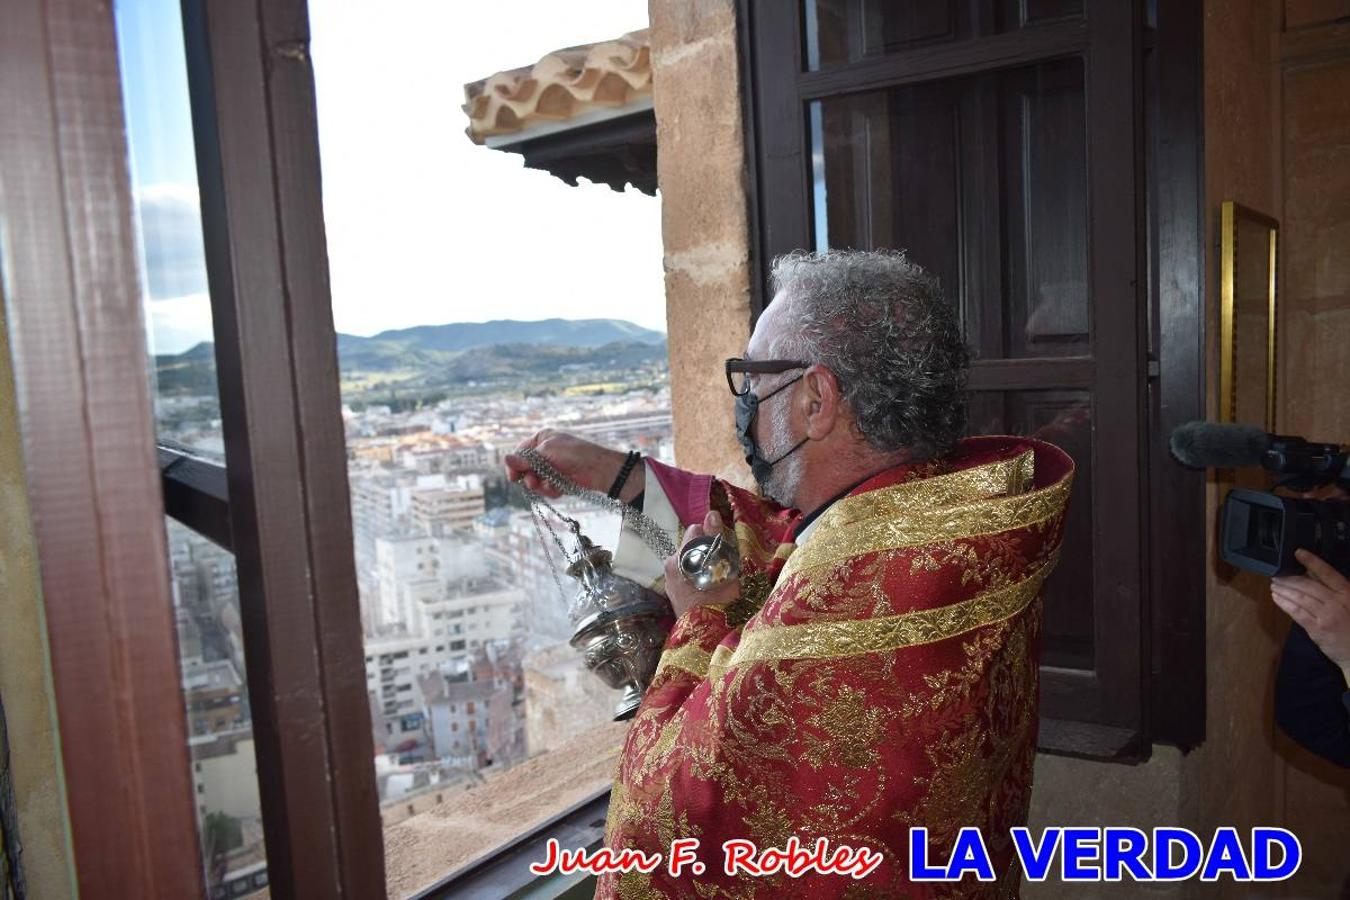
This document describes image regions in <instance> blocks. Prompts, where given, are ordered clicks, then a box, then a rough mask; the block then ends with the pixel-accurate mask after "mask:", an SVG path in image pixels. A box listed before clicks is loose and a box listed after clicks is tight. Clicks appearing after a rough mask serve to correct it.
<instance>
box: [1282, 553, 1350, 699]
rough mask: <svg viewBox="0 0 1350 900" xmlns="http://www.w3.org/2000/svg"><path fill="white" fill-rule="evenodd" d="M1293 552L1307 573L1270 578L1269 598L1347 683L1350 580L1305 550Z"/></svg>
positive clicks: (1349, 675)
mask: <svg viewBox="0 0 1350 900" xmlns="http://www.w3.org/2000/svg"><path fill="white" fill-rule="evenodd" d="M1294 556H1295V558H1296V559H1298V561H1299V562H1300V563H1302V564H1303V566H1304V568H1306V569H1307V570H1308V574H1307V575H1294V576H1287V577H1283V578H1272V579H1271V581H1270V595H1271V599H1273V600H1274V601H1275V605H1276V606H1278V607H1279V608H1280V609H1282V610H1284V611H1285V612H1286V613H1288V614H1289V617H1290V618H1292V619H1293V620H1294V621H1295V622H1297V623H1298V624H1300V625H1302V626H1303V628H1304V629H1305V630H1306V631H1307V632H1308V636H1309V637H1311V638H1312V639H1313V643H1315V644H1317V646H1318V647H1319V648H1320V649H1321V651H1322V652H1323V653H1325V654H1326V655H1327V658H1328V659H1330V660H1331V661H1332V662H1334V663H1335V664H1336V665H1338V666H1340V667H1341V671H1342V672H1343V673H1344V674H1345V680H1346V684H1347V685H1350V580H1347V579H1346V578H1345V576H1344V575H1342V574H1341V573H1340V572H1337V571H1336V570H1335V569H1333V568H1332V567H1331V566H1330V565H1329V564H1327V563H1326V562H1325V561H1324V560H1322V559H1321V558H1319V557H1318V556H1316V555H1315V554H1313V553H1310V552H1308V551H1307V550H1298V551H1296V552H1295V553H1294Z"/></svg>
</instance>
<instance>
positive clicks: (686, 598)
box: [666, 512, 741, 616]
mask: <svg viewBox="0 0 1350 900" xmlns="http://www.w3.org/2000/svg"><path fill="white" fill-rule="evenodd" d="M721 533H722V517H721V516H720V515H718V514H717V513H715V512H710V513H708V515H707V516H706V517H705V518H704V519H703V524H702V526H699V525H690V526H689V527H688V528H687V529H686V530H685V532H684V543H685V544H687V543H689V542H690V541H692V540H693V539H694V538H696V537H702V536H703V535H705V534H708V535H713V534H721ZM681 546H683V545H681ZM740 595H741V583H740V582H739V581H737V580H735V579H733V580H731V581H729V582H727V583H726V584H724V585H722V586H721V587H718V588H714V589H713V590H711V591H700V590H698V589H696V588H695V587H694V586H693V585H692V584H690V583H689V582H687V581H685V580H684V575H682V574H680V551H679V550H676V551H675V555H674V556H667V557H666V596H667V597H669V598H670V605H671V606H672V607H674V609H675V615H676V616H682V615H684V614H685V612H686V611H687V610H690V609H693V608H694V607H695V606H701V605H704V604H709V603H713V604H721V603H731V602H732V601H733V600H735V599H736V598H738V597H740Z"/></svg>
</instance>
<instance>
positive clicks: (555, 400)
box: [156, 320, 672, 897]
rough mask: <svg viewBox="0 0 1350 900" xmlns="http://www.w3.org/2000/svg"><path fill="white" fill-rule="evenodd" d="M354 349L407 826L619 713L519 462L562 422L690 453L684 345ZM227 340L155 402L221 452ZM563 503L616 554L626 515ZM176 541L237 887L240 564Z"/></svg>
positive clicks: (355, 502) (249, 827)
mask: <svg viewBox="0 0 1350 900" xmlns="http://www.w3.org/2000/svg"><path fill="white" fill-rule="evenodd" d="M526 338H528V339H530V341H531V342H529V343H527V342H525V340H524V339H526ZM489 341H501V342H497V343H484V342H489ZM450 346H453V347H455V348H456V349H444V348H446V347H450ZM339 347H340V348H341V351H340V355H341V358H342V361H343V375H344V397H343V400H344V407H343V416H344V420H345V423H346V437H347V456H348V470H349V482H350V484H349V487H350V493H351V503H352V525H353V535H354V541H355V547H354V551H355V559H356V567H357V576H358V584H359V592H360V603H361V617H362V625H363V629H364V636H365V667H366V672H365V675H366V687H367V691H368V696H369V700H370V712H371V722H372V728H373V737H374V744H375V753H376V756H375V759H374V760H372V765H374V766H375V767H376V771H377V781H378V786H379V792H380V801H381V806H382V811H383V816H384V820H385V823H386V825H392V824H396V823H398V822H400V821H402V820H404V819H406V818H408V817H409V816H410V815H413V814H415V813H417V812H421V811H423V810H424V809H427V808H429V807H430V806H433V805H435V804H437V803H440V802H444V799H445V797H446V796H447V793H448V792H452V791H465V790H472V789H475V788H477V787H479V786H481V785H483V784H486V783H490V781H491V779H492V778H493V777H494V776H496V775H497V774H498V773H501V772H504V771H506V770H508V769H510V768H512V767H514V766H516V765H517V764H519V763H521V762H523V761H525V760H527V759H530V758H532V757H538V756H540V755H541V754H545V753H548V752H549V751H552V750H556V749H558V748H559V747H562V746H563V745H565V744H566V743H567V742H568V741H569V740H570V739H572V738H575V737H576V736H578V735H581V734H584V733H585V732H587V731H588V730H591V729H594V728H596V727H598V726H601V725H603V724H604V723H607V722H609V721H610V720H611V712H612V707H613V704H614V702H615V700H616V699H617V697H616V695H615V694H614V692H612V691H611V690H610V689H609V688H607V687H605V686H604V685H603V684H602V683H601V682H600V681H599V679H597V678H596V677H595V676H593V675H591V674H590V673H588V672H587V671H586V670H585V669H584V668H583V667H582V666H581V661H580V656H579V654H578V652H577V651H576V650H574V649H572V648H571V647H569V646H568V644H567V641H568V638H569V637H570V636H571V628H570V626H569V623H568V621H567V616H566V604H565V602H564V599H563V597H562V596H561V595H560V593H559V588H558V584H557V582H556V581H555V578H554V572H553V571H551V570H550V565H549V561H548V559H547V558H546V557H545V555H544V549H543V547H542V546H541V543H540V540H539V535H538V533H537V532H536V530H535V528H534V525H533V522H532V520H531V515H530V512H529V510H528V505H527V503H526V502H525V499H524V496H523V495H522V494H521V493H520V491H519V489H518V488H517V487H516V486H514V485H511V484H509V483H508V482H507V481H506V479H505V477H504V473H503V469H502V465H501V460H502V457H503V455H504V454H505V453H507V452H508V451H510V450H511V449H512V448H514V447H515V446H516V445H517V444H518V443H519V442H520V441H521V440H523V439H525V438H526V437H528V436H530V435H532V434H533V433H535V432H536V431H537V430H539V429H540V428H542V427H545V426H549V427H559V428H566V429H568V430H570V431H573V432H576V433H579V434H583V435H586V436H588V437H590V438H591V439H593V440H596V441H599V442H601V443H605V444H607V445H610V446H614V447H619V448H623V449H636V450H640V451H642V452H643V453H646V454H650V455H653V456H656V457H658V458H663V459H666V460H670V459H671V458H672V446H671V417H670V397H669V389H668V382H667V370H666V361H665V341H664V335H662V334H661V333H659V332H653V331H647V330H645V329H641V328H639V327H637V326H635V325H632V324H631V323H627V322H622V321H616V320H589V321H585V322H571V321H563V320H553V321H541V322H533V323H525V322H498V323H487V324H486V325H472V326H471V325H447V326H441V327H439V328H422V329H413V330H411V331H406V332H394V333H390V334H388V335H382V336H376V338H373V339H359V338H352V337H348V336H343V337H341V338H340V339H339ZM399 347H402V348H403V351H402V352H396V351H397V350H398V348H399ZM438 348H439V349H438ZM210 350H211V348H210V346H209V345H201V346H198V347H194V348H191V349H189V350H188V351H186V352H184V353H182V354H177V355H168V356H160V357H158V358H157V359H156V376H157V412H158V414H159V422H160V428H161V430H160V437H161V439H162V440H167V441H172V442H174V443H176V444H179V445H181V446H185V447H188V448H190V449H191V451H192V452H194V453H197V454H199V455H201V456H203V457H207V458H214V459H221V458H222V455H223V450H224V444H223V438H222V435H221V431H220V419H219V412H218V409H217V403H216V397H215V393H214V390H213V385H214V364H213V362H212V357H211V354H210V352H209V351H210ZM564 359H566V360H569V361H567V362H560V360H564ZM395 367H396V368H395ZM558 505H559V507H560V509H562V510H563V511H565V512H566V513H567V514H568V515H570V516H572V517H574V518H576V519H577V520H578V521H580V522H581V523H582V527H583V529H584V531H585V532H586V533H587V534H588V535H589V536H590V537H592V538H593V539H594V540H596V541H597V542H599V543H601V544H602V545H608V546H613V542H614V540H615V539H616V538H617V534H618V521H617V519H616V518H614V517H613V516H612V515H611V514H608V513H605V512H602V511H597V510H594V509H590V508H587V507H585V506H582V505H580V504H579V503H578V502H577V501H575V500H563V501H561V502H560V503H559V504H558ZM169 536H170V549H171V558H172V566H173V577H174V588H175V598H176V601H177V609H178V629H179V646H180V648H181V651H180V652H181V663H182V671H183V690H184V695H185V702H186V705H187V709H188V716H189V731H190V734H191V736H192V737H191V753H192V758H193V770H194V778H195V780H196V783H197V797H198V815H199V819H200V821H201V823H202V833H203V844H204V847H203V854H204V858H205V860H206V864H207V867H208V878H209V880H210V881H211V882H212V885H213V886H214V887H215V888H218V889H219V890H218V892H217V894H218V896H222V897H224V896H236V895H235V894H232V893H230V890H231V889H232V888H234V886H236V885H242V884H246V883H249V882H250V881H251V882H252V883H253V886H261V885H262V884H265V883H266V881H265V879H266V874H265V860H264V846H263V836H262V828H261V816H260V810H259V797H258V790H257V781H256V777H255V775H254V763H253V743H252V727H251V717H250V712H249V708H248V702H247V691H246V688H245V679H246V672H247V660H246V659H245V654H244V649H243V639H242V631H241V624H240V616H239V601H238V594H237V586H236V583H235V577H234V565H233V561H232V558H231V556H230V554H229V553H228V552H227V551H225V550H223V549H221V548H219V547H217V546H215V545H214V544H212V543H211V542H210V541H208V540H206V539H205V538H203V537H201V536H199V535H196V534H194V533H193V532H191V531H189V530H188V529H186V528H183V527H182V526H179V525H177V524H176V523H173V522H170V523H169ZM555 562H556V556H555ZM562 579H563V582H564V584H563V588H564V589H565V590H567V591H569V592H571V591H573V590H574V589H575V587H576V582H573V581H571V579H568V578H567V577H566V576H565V575H563V576H562ZM452 796H453V794H452ZM527 824H528V823H527Z"/></svg>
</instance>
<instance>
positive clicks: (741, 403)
mask: <svg viewBox="0 0 1350 900" xmlns="http://www.w3.org/2000/svg"><path fill="white" fill-rule="evenodd" d="M805 374H806V373H805V372H803V373H802V374H801V375H798V376H797V377H796V378H793V379H791V380H790V381H786V382H784V383H783V384H780V385H779V386H778V387H776V388H774V389H773V390H772V391H769V393H767V394H765V395H764V396H763V397H760V396H758V395H757V394H756V393H755V392H754V391H746V392H745V393H744V394H740V395H738V396H737V397H736V439H737V440H738V441H740V442H741V447H743V448H744V449H745V461H746V462H747V463H749V464H750V474H752V475H754V476H755V482H756V483H757V484H758V485H759V486H760V489H761V490H762V489H763V488H764V483H765V482H766V481H768V480H769V473H770V472H772V471H773V467H774V466H776V465H778V464H779V463H780V462H782V461H783V460H785V459H787V458H788V457H789V456H791V455H792V454H794V453H796V452H797V451H798V450H799V449H801V446H802V444H805V443H806V442H807V440H808V438H802V439H801V440H800V441H798V442H797V444H796V445H795V446H794V447H792V449H790V450H788V451H787V452H786V453H784V454H783V455H782V456H780V457H778V458H777V459H765V458H764V455H763V454H762V453H761V452H760V449H759V444H757V443H756V442H755V432H754V428H755V417H756V416H757V415H758V414H759V405H760V404H761V403H763V402H764V401H765V400H768V399H769V398H770V397H772V396H774V395H775V394H777V393H779V392H780V391H783V390H786V389H787V388H789V387H791V386H792V385H793V384H794V383H795V382H797V381H799V380H800V379H801V378H802V377H803V376H804V375H805Z"/></svg>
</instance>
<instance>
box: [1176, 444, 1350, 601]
mask: <svg viewBox="0 0 1350 900" xmlns="http://www.w3.org/2000/svg"><path fill="white" fill-rule="evenodd" d="M1169 444H1170V445H1171V448H1172V455H1173V456H1175V457H1176V458H1177V460H1178V461H1179V462H1181V463H1182V464H1183V465H1186V466H1190V467H1191V468H1193V469H1208V468H1219V469H1241V468H1245V467H1248V466H1261V467H1262V468H1263V469H1266V470H1267V471H1270V472H1276V473H1278V474H1280V475H1283V476H1284V478H1282V479H1281V481H1280V485H1281V486H1283V487H1288V488H1291V489H1293V490H1297V491H1306V490H1308V489H1309V488H1312V487H1315V486H1317V485H1322V484H1331V483H1332V482H1335V481H1340V482H1341V484H1342V485H1343V486H1350V467H1347V464H1346V460H1347V453H1346V451H1345V450H1344V449H1343V448H1342V447H1341V446H1340V445H1339V444H1319V443H1314V442H1312V441H1306V440H1304V439H1303V438H1301V437H1295V436H1293V435H1287V434H1270V433H1269V432H1266V431H1262V430H1261V429H1260V428H1256V427H1254V426H1252V425H1219V424H1215V423H1213V422H1187V423H1186V424H1184V425H1181V426H1178V427H1177V429H1176V430H1175V431H1173V432H1172V437H1171V440H1170V441H1169ZM1219 521H1220V527H1219V556H1220V557H1221V558H1222V559H1223V560H1224V561H1225V562H1227V563H1230V564H1231V565H1234V566H1237V567H1238V568H1240V569H1247V570H1248V571H1251V572H1256V573H1258V574H1261V575H1268V576H1274V575H1292V574H1297V573H1300V572H1302V571H1303V566H1302V565H1300V564H1299V563H1298V561H1297V560H1296V559H1295V557H1294V553H1295V552H1296V551H1297V550H1299V549H1307V550H1311V551H1312V552H1313V553H1316V554H1317V555H1318V556H1320V557H1321V558H1322V559H1324V560H1326V561H1327V562H1328V563H1330V564H1331V565H1332V566H1334V567H1335V568H1337V569H1338V570H1340V571H1342V572H1350V503H1347V502H1346V501H1345V500H1342V499H1329V500H1311V499H1305V498H1298V497H1281V496H1277V495H1275V494H1272V493H1267V492H1264V491H1251V490H1246V489H1243V488H1235V489H1233V490H1231V491H1229V492H1228V494H1227V496H1225V497H1224V501H1223V509H1222V511H1221V513H1220V517H1219Z"/></svg>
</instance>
